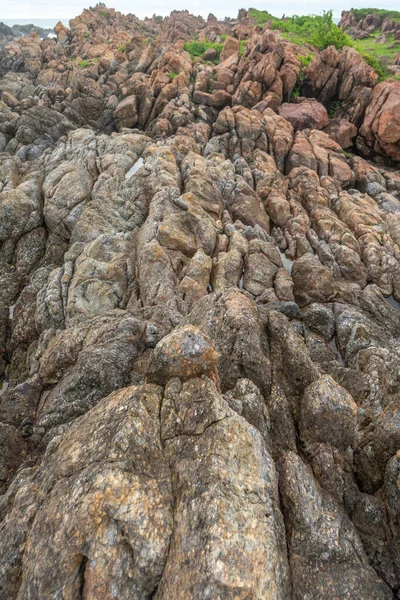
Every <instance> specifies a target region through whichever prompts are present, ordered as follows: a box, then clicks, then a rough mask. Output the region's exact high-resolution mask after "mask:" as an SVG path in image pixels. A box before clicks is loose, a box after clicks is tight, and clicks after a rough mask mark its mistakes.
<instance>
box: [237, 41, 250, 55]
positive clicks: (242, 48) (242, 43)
mask: <svg viewBox="0 0 400 600" xmlns="http://www.w3.org/2000/svg"><path fill="white" fill-rule="evenodd" d="M248 41H249V40H240V41H239V58H240V57H241V56H243V54H244V51H245V50H246V45H247V44H248Z"/></svg>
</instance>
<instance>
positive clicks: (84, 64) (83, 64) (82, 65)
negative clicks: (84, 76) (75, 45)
mask: <svg viewBox="0 0 400 600" xmlns="http://www.w3.org/2000/svg"><path fill="white" fill-rule="evenodd" d="M88 64H89V61H88V60H80V61H79V62H78V68H79V69H84V68H85V67H87V66H88Z"/></svg>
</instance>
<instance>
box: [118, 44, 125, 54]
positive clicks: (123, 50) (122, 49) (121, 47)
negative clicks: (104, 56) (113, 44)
mask: <svg viewBox="0 0 400 600" xmlns="http://www.w3.org/2000/svg"><path fill="white" fill-rule="evenodd" d="M125 50H126V44H122V46H120V47H119V51H120V52H125Z"/></svg>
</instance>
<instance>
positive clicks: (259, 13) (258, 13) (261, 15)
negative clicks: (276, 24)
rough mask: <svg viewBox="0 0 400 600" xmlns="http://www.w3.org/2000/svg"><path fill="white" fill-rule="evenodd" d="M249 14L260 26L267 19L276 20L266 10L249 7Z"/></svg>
mask: <svg viewBox="0 0 400 600" xmlns="http://www.w3.org/2000/svg"><path fill="white" fill-rule="evenodd" d="M249 15H250V17H251V18H252V19H254V20H255V21H256V23H257V25H259V26H260V27H262V26H263V25H265V23H267V22H268V21H276V17H274V16H273V15H271V14H270V13H269V12H268V11H267V10H257V9H256V8H251V9H250V10H249Z"/></svg>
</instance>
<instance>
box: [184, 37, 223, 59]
mask: <svg viewBox="0 0 400 600" xmlns="http://www.w3.org/2000/svg"><path fill="white" fill-rule="evenodd" d="M210 48H214V49H215V50H216V51H217V58H216V60H217V63H216V64H218V62H219V57H220V54H221V50H222V48H223V44H216V43H211V42H186V44H185V45H184V49H185V50H186V52H189V54H190V56H191V57H192V59H193V58H196V57H197V56H199V57H200V58H204V53H205V52H207V50H209V49H210ZM214 62H215V61H214Z"/></svg>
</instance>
